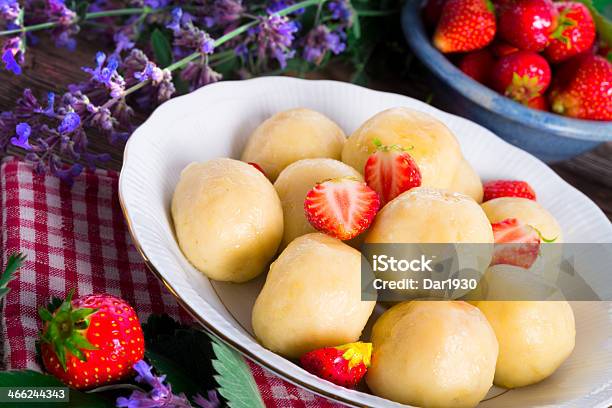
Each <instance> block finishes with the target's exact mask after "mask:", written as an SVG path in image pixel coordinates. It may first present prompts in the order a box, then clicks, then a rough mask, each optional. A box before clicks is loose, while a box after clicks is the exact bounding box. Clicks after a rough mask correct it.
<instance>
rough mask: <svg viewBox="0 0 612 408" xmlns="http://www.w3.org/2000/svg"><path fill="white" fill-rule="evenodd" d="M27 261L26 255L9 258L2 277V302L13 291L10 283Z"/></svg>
mask: <svg viewBox="0 0 612 408" xmlns="http://www.w3.org/2000/svg"><path fill="white" fill-rule="evenodd" d="M25 259H26V257H25V255H23V254H21V253H17V254H12V255H10V256H9V258H8V261H7V262H6V266H5V268H4V272H2V275H0V300H2V298H4V297H5V296H6V295H7V294H8V293H9V292H10V291H11V289H10V288H8V287H7V286H8V284H9V282H10V281H12V280H13V279H15V272H16V271H17V269H19V267H20V266H21V265H22V264H23V261H25Z"/></svg>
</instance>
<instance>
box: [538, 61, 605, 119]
mask: <svg viewBox="0 0 612 408" xmlns="http://www.w3.org/2000/svg"><path fill="white" fill-rule="evenodd" d="M550 104H551V106H552V110H553V111H554V112H556V113H558V114H560V115H565V116H571V117H574V118H579V119H590V120H604V121H609V120H612V63H611V62H610V61H608V60H606V59H605V58H604V57H602V56H599V55H593V54H585V55H581V56H578V57H575V58H572V59H571V60H570V61H567V62H566V63H564V64H563V65H562V66H561V67H560V68H559V70H558V71H557V74H556V76H555V81H554V83H553V85H552V88H551V90H550Z"/></svg>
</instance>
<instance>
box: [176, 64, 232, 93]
mask: <svg viewBox="0 0 612 408" xmlns="http://www.w3.org/2000/svg"><path fill="white" fill-rule="evenodd" d="M222 78H223V75H221V74H220V73H218V72H216V71H215V70H213V69H212V68H211V67H210V66H209V65H208V64H206V63H205V62H204V61H199V62H190V63H189V64H187V66H186V67H185V68H184V69H183V71H182V72H181V79H182V80H184V81H187V82H188V83H189V89H190V90H192V91H193V90H194V89H198V88H200V87H202V86H204V85H208V84H212V83H214V82H218V81H220V80H221V79H222Z"/></svg>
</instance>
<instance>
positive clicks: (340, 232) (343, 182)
mask: <svg viewBox="0 0 612 408" xmlns="http://www.w3.org/2000/svg"><path fill="white" fill-rule="evenodd" d="M379 207H380V201H379V199H378V195H377V194H376V191H374V190H372V189H371V188H370V187H368V186H367V184H366V183H363V182H361V181H358V180H356V179H354V178H350V177H341V178H335V179H331V180H327V181H324V182H322V183H318V184H317V185H316V186H314V188H313V189H312V190H310V191H309V192H308V194H306V199H305V200H304V211H305V212H306V219H308V221H309V222H310V224H311V225H312V226H313V227H315V228H316V229H317V230H319V231H321V232H324V233H326V234H328V235H331V236H332V237H335V238H338V239H341V240H348V239H351V238H354V237H356V236H357V235H359V234H361V233H362V232H363V231H365V230H366V229H367V228H368V227H369V226H370V224H371V223H372V220H373V219H374V217H375V216H376V213H377V212H378V209H379Z"/></svg>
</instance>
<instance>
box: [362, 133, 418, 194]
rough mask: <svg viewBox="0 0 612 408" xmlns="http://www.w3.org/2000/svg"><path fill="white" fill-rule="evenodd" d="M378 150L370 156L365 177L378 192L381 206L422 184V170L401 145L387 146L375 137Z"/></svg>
mask: <svg viewBox="0 0 612 408" xmlns="http://www.w3.org/2000/svg"><path fill="white" fill-rule="evenodd" d="M374 145H375V146H376V152H374V153H373V154H371V155H370V157H368V160H367V161H366V165H365V168H364V171H363V173H364V178H365V181H366V183H367V184H368V186H370V187H371V188H372V189H373V190H374V191H376V192H377V193H378V196H379V197H380V203H381V206H383V205H385V204H386V203H388V202H389V201H391V200H393V199H394V198H395V197H397V196H398V195H400V194H402V193H403V192H404V191H408V190H410V189H411V188H414V187H419V186H420V185H421V171H420V170H419V166H417V164H416V162H415V161H414V159H413V158H412V157H411V156H410V155H409V154H408V153H407V152H406V149H404V148H403V147H401V146H399V145H392V146H385V145H383V144H382V143H381V142H380V140H378V139H375V140H374Z"/></svg>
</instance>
